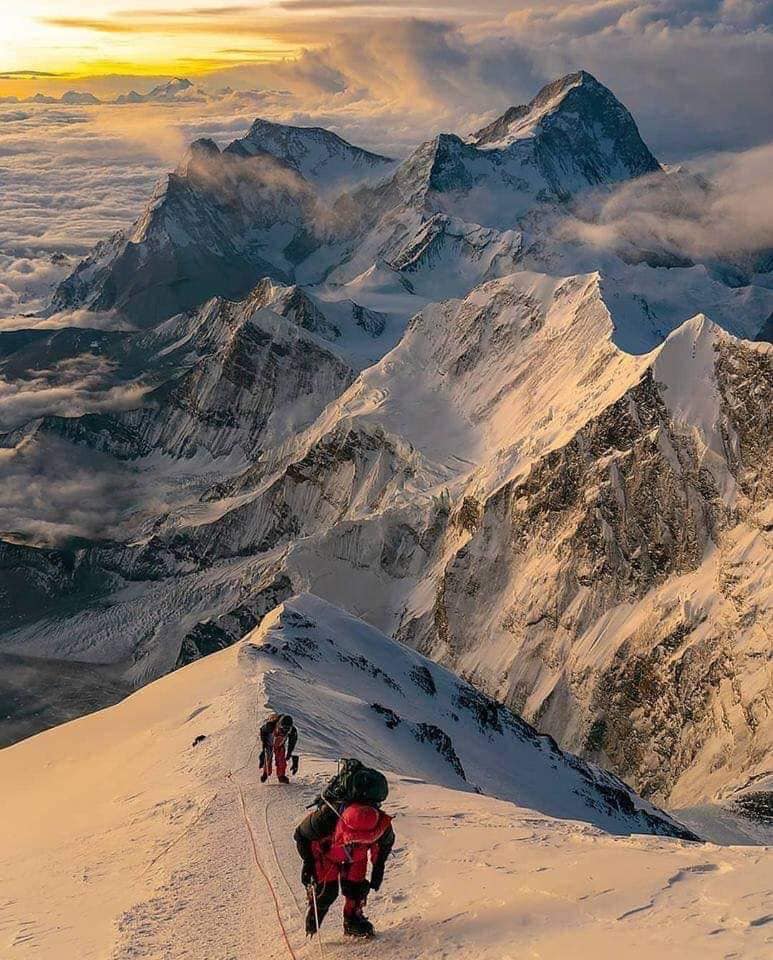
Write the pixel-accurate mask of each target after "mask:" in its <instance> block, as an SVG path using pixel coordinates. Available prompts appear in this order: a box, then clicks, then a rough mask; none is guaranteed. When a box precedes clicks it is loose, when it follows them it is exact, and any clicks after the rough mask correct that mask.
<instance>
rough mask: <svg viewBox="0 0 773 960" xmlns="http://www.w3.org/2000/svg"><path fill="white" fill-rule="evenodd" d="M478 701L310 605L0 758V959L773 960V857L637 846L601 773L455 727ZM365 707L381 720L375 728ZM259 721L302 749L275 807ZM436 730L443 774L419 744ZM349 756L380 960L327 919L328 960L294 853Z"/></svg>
mask: <svg viewBox="0 0 773 960" xmlns="http://www.w3.org/2000/svg"><path fill="white" fill-rule="evenodd" d="M422 668H423V669H422ZM410 684H412V686H409V685H410ZM433 688H434V693H433V692H432V691H433ZM470 689H471V688H469V687H467V686H466V685H465V684H463V683H461V682H460V681H456V680H454V678H453V675H452V674H450V673H448V672H447V671H444V670H443V669H442V668H440V667H437V666H436V665H435V664H432V663H430V662H429V661H426V660H424V659H423V658H421V657H420V656H419V655H418V654H415V653H414V652H412V651H409V650H408V649H407V648H404V647H402V646H401V645H399V644H395V643H393V642H392V641H389V640H388V639H387V638H386V637H384V636H383V635H381V634H379V633H378V632H377V631H375V630H373V629H372V628H370V627H367V626H366V625H365V624H363V623H361V622H360V621H356V620H355V619H354V618H352V617H350V616H349V615H348V614H345V613H343V612H341V611H338V610H336V609H335V608H333V607H331V606H330V605H328V604H325V603H324V602H323V601H320V600H318V599H317V598H314V597H310V596H304V597H300V598H295V599H293V600H291V601H289V602H287V603H285V604H284V605H283V606H281V607H279V608H277V609H276V610H274V611H273V612H272V613H271V614H270V615H269V616H268V617H267V618H266V619H265V620H264V622H263V623H262V624H261V625H260V627H258V628H257V629H256V630H255V631H253V632H252V633H251V634H249V635H248V636H247V637H246V638H245V639H244V640H243V641H242V642H241V643H239V644H236V645H234V646H232V647H229V648H227V649H226V650H224V651H222V652H221V653H219V654H215V655H213V656H209V657H206V658H204V659H202V660H199V661H197V662H196V663H193V664H192V665H190V666H188V667H187V668H185V669H183V670H179V671H176V672H175V673H172V674H170V675H169V676H167V677H165V678H163V679H161V680H158V681H156V682H155V683H152V684H150V685H148V686H147V687H145V688H144V689H142V690H141V691H139V692H138V693H136V694H134V695H133V696H131V697H129V698H128V699H127V700H125V701H123V702H122V703H120V704H118V705H117V706H115V707H112V708H109V709H107V710H104V711H102V712H100V713H96V714H92V715H91V716H88V717H85V718H82V719H80V720H76V721H73V722H71V723H69V724H66V725H64V726H60V727H58V728H56V729H54V730H50V731H47V732H46V733H43V734H40V735H38V736H36V737H33V738H31V739H29V740H27V741H25V742H22V743H19V744H17V745H15V746H13V747H10V748H8V749H6V750H4V751H3V752H2V753H1V754H0V778H1V779H2V783H3V801H4V806H3V818H2V827H0V850H1V851H2V853H1V854H0V856H1V857H2V860H1V861H0V953H2V955H3V957H6V956H7V957H9V958H10V960H25V958H33V957H34V958H35V960H46V958H50V960H92V958H93V960H106V958H113V960H129V958H132V960H138V958H165V960H177V958H180V960H182V958H187V960H242V958H244V960H247V958H255V957H260V958H261V960H280V958H281V960H286V958H289V957H291V956H292V955H295V956H297V957H299V958H302V957H315V956H320V955H321V956H323V957H331V958H333V957H344V956H347V957H370V956H373V957H375V956H380V957H385V958H390V960H418V958H433V960H434V958H446V960H453V958H462V957H463V958H465V960H484V958H491V960H515V958H523V957H530V958H540V960H551V958H556V960H557V958H561V960H564V958H565V957H566V956H567V954H571V955H572V956H573V957H576V958H585V957H593V958H594V960H599V958H601V960H603V958H613V957H614V958H616V960H617V958H625V957H634V956H636V957H638V956H648V957H651V958H658V960H661V958H679V960H689V958H700V960H706V958H717V960H719V958H725V957H743V958H744V960H762V958H763V957H767V956H769V955H770V944H771V934H772V932H773V916H772V915H771V913H770V899H771V884H772V883H773V857H772V856H771V851H770V849H769V848H761V847H717V846H714V845H712V844H702V843H696V842H690V841H687V840H682V839H675V838H672V837H665V836H653V835H647V834H646V833H645V831H647V827H646V825H645V823H644V821H643V820H642V817H643V816H644V814H643V812H642V811H644V812H648V813H649V816H650V817H652V818H653V819H652V820H651V821H650V828H652V826H653V824H655V823H656V822H657V823H660V824H661V825H662V826H663V828H664V829H668V821H667V820H666V819H662V820H656V818H657V811H655V810H654V808H652V807H650V806H649V805H648V804H645V803H644V802H642V801H639V800H638V799H637V800H636V802H635V803H633V801H632V809H631V808H628V807H627V805H625V804H623V805H622V807H621V806H620V805H617V806H615V805H614V804H610V794H609V793H608V792H605V790H604V787H605V785H606V786H609V785H610V784H612V783H614V781H613V778H608V776H607V775H605V774H603V773H601V772H600V771H597V772H596V774H595V777H596V779H594V778H593V777H592V776H591V775H590V773H589V771H590V772H591V773H592V771H593V770H594V768H592V767H587V766H586V765H585V764H583V763H582V762H581V761H577V760H574V758H571V757H569V756H568V755H566V754H563V753H561V752H560V751H558V750H556V749H555V748H553V749H551V748H550V745H549V742H548V740H547V738H544V737H538V736H537V735H536V734H534V733H533V731H531V729H530V728H528V726H527V725H525V724H521V723H520V721H517V719H516V718H513V719H511V720H508V719H507V717H506V716H505V713H504V712H502V714H501V716H499V718H498V719H499V726H500V728H501V732H500V731H499V730H497V729H496V725H488V724H487V722H484V721H485V720H486V717H487V713H486V706H485V701H479V702H478V703H472V704H467V706H466V707H465V706H464V702H465V691H468V690H470ZM377 694H378V695H379V696H380V701H379V702H380V705H381V707H382V710H376V709H374V708H373V706H372V704H373V703H374V702H376V701H375V697H376V695H377ZM398 703H400V704H402V707H401V713H400V714H399V719H397V721H396V716H397V710H396V709H395V705H397V704H398ZM460 703H461V704H462V706H460ZM269 708H276V709H290V710H291V711H292V712H293V714H294V716H295V718H296V722H297V724H298V726H299V729H300V733H301V740H300V752H301V770H300V776H299V778H298V779H297V780H296V781H295V782H293V783H292V784H291V785H290V786H289V787H286V788H285V787H280V786H278V785H276V784H270V785H267V786H265V787H261V785H260V784H259V783H258V779H257V752H258V750H257V728H258V721H259V719H260V718H261V717H262V716H263V714H264V712H266V711H267V710H268V709H269ZM452 709H453V712H457V711H458V712H457V716H458V720H457V721H456V722H454V720H453V718H452V717H451V716H450V711H451V710H452ZM488 709H489V711H490V709H491V708H490V705H489V708H488ZM390 710H391V711H392V713H393V715H390V713H389V712H388V711H390ZM385 711H386V712H385ZM509 716H510V717H512V715H509ZM441 720H442V722H443V724H444V726H447V727H448V728H449V729H448V730H447V733H448V734H449V736H450V740H451V742H452V745H453V749H454V752H455V755H456V763H455V762H454V760H453V758H452V756H451V754H450V752H449V749H448V744H447V743H445V742H444V741H443V740H442V738H439V737H437V735H429V734H428V731H429V730H430V729H431V728H432V727H435V728H438V727H439V725H440V722H441ZM488 720H489V721H490V720H491V717H490V712H489V714H488ZM420 724H424V727H420V726H419V725H420ZM421 732H423V733H424V734H425V736H424V737H423V738H422V737H421V736H419V735H417V733H421ZM201 737H203V738H204V739H199V738H201ZM196 741H198V742H196ZM350 753H359V754H360V755H361V756H362V757H363V758H364V759H371V760H373V761H374V762H378V763H379V764H381V765H383V766H386V765H387V764H388V769H389V771H390V782H391V786H392V790H391V794H390V797H389V800H388V801H387V804H386V806H387V808H388V810H389V812H390V813H394V814H395V818H396V819H395V829H396V832H397V836H398V843H397V847H396V852H395V854H394V856H393V859H392V860H391V861H390V863H389V865H388V869H387V875H386V881H385V884H384V887H383V888H382V890H381V891H380V892H379V894H378V895H374V896H373V898H372V902H371V905H370V907H369V912H370V915H371V918H372V919H373V921H374V922H375V924H376V927H377V929H378V931H379V934H380V936H379V939H378V940H377V941H376V942H375V943H372V944H351V943H344V942H343V938H342V936H341V934H340V921H339V914H338V913H337V912H336V908H335V907H334V909H333V910H332V911H331V914H330V917H329V918H328V920H327V922H326V924H325V926H324V927H323V931H322V943H321V951H320V948H319V946H318V945H317V944H315V943H307V942H306V941H305V939H304V936H303V933H302V923H301V911H302V907H303V891H302V890H301V888H300V883H299V879H298V873H299V860H298V858H297V855H296V853H295V850H294V846H293V844H292V839H291V835H292V829H293V827H294V825H295V823H296V822H297V821H298V820H299V819H300V818H301V816H302V815H303V812H304V807H305V806H306V804H308V803H309V802H310V801H311V799H312V798H313V797H314V795H315V793H316V792H317V791H318V789H319V788H320V786H321V785H322V784H323V783H324V782H325V780H326V779H327V778H328V777H329V776H330V775H331V773H332V772H333V771H334V768H335V759H336V758H337V757H338V756H340V755H347V754H350ZM459 767H461V768H462V769H463V771H464V775H465V777H466V778H467V779H466V780H463V779H462V778H461V774H460V772H459ZM582 771H585V773H586V775H585V777H583V775H582ZM588 777H590V779H588ZM572 778H575V780H576V781H578V782H581V783H582V784H583V790H584V794H583V792H582V790H581V791H580V793H579V794H578V793H576V792H574V790H573V788H572ZM473 784H474V786H477V787H478V788H480V789H483V790H484V791H486V793H489V792H490V793H497V794H498V796H499V797H500V799H495V798H493V797H491V796H486V795H482V794H479V793H476V792H475V789H474V786H473ZM629 795H630V796H631V797H632V796H633V795H632V794H630V791H629ZM624 808H625V809H624ZM559 812H560V813H561V816H560V817H559V816H553V815H551V814H556V813H559ZM599 824H605V825H606V826H607V827H608V829H609V830H613V831H614V832H615V833H616V834H618V835H614V834H613V833H610V832H607V831H605V830H604V829H602V827H601V826H600V825H599ZM637 824H638V827H637ZM672 829H677V828H676V827H673V826H672ZM253 843H254V846H253ZM272 891H273V894H274V895H276V898H277V903H276V907H275V904H274V900H273V895H272ZM277 913H278V915H279V917H281V922H282V924H283V925H284V927H285V928H286V931H287V936H288V940H289V947H288V945H286V944H285V942H284V940H283V939H282V934H281V930H280V926H279V920H278V917H277Z"/></svg>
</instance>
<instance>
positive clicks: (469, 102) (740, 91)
mask: <svg viewBox="0 0 773 960" xmlns="http://www.w3.org/2000/svg"><path fill="white" fill-rule="evenodd" d="M284 5H285V6H286V8H287V9H288V10H289V11H294V12H296V13H297V12H299V11H302V10H303V9H305V7H309V8H311V7H314V8H315V9H318V8H319V6H320V4H319V3H317V4H314V3H312V0H285V4H284ZM304 5H305V6H304ZM393 5H394V4H393ZM397 5H399V4H397ZM323 6H324V5H323ZM327 6H330V7H335V6H336V4H335V2H334V0H331V2H330V3H328V4H327ZM446 7H447V8H448V10H450V11H451V13H453V8H454V2H453V0H452V2H450V3H449V4H447V5H446ZM444 9H445V7H444ZM460 9H461V5H460ZM772 10H773V4H772V3H771V2H770V0H722V2H718V0H712V2H710V0H693V2H690V0H688V2H678V3H677V2H671V0H657V2H648V3H647V2H645V3H634V2H631V0H578V2H566V0H561V2H558V0H555V2H554V0H543V2H541V3H539V4H536V3H533V2H531V3H528V2H518V0H515V2H508V3H507V4H506V5H503V6H502V8H501V14H500V16H499V17H498V18H497V19H496V20H495V21H491V20H488V21H486V20H485V18H483V19H481V20H479V21H476V22H472V21H470V20H469V19H467V20H465V21H464V22H462V21H457V22H454V21H453V20H451V21H450V22H439V21H426V20H425V21H422V20H415V19H404V20H387V19H381V20H378V21H370V22H365V23H360V24H358V25H356V26H353V27H352V28H351V29H350V30H347V31H344V32H341V31H340V22H341V21H337V22H338V24H339V29H334V28H333V27H329V28H328V35H327V40H326V45H325V46H324V47H322V48H317V49H314V50H308V51H306V52H305V53H303V54H302V55H301V56H300V57H299V58H298V59H296V60H294V61H287V62H282V63H275V64H255V65H243V66H238V67H233V68H230V69H228V70H222V71H219V72H218V73H216V74H212V75H210V76H209V77H207V78H206V82H204V81H203V80H201V79H199V81H198V82H199V83H200V84H202V85H203V86H204V87H205V89H207V90H208V91H209V92H210V96H209V97H208V98H207V99H202V98H187V99H186V98H180V99H179V100H174V101H173V102H166V103H159V104H152V103H143V104H123V105H116V104H112V103H103V104H99V105H79V106H73V105H68V104H51V103H42V104H35V103H19V104H13V103H5V104H0V330H13V329H19V328H22V327H31V326H47V327H52V326H54V327H55V326H57V325H62V324H64V323H67V324H69V325H82V324H84V323H86V322H88V323H89V324H93V325H95V326H101V327H105V326H110V324H111V319H110V317H109V316H108V317H98V318H96V322H95V318H94V317H93V316H90V317H89V318H86V319H84V318H83V317H82V316H81V317H79V316H70V317H68V318H62V319H61V320H60V319H57V318H56V317H54V318H43V317H42V316H40V313H41V311H42V310H43V308H44V307H45V305H46V303H47V301H48V299H49V297H50V295H51V292H52V289H53V288H54V286H55V285H56V283H58V282H59V280H60V279H62V277H64V276H65V275H66V274H67V273H69V272H70V271H71V270H72V268H73V266H74V265H75V263H77V261H78V259H79V258H80V257H81V256H82V255H83V254H84V253H85V252H86V251H87V250H88V249H89V248H90V247H91V246H92V245H93V244H94V243H96V242H97V241H99V240H101V239H104V238H106V237H109V236H110V235H112V234H113V233H114V232H116V231H118V230H121V229H124V228H126V227H127V226H128V225H129V224H131V223H132V221H133V220H134V219H135V218H136V217H137V215H138V214H139V213H140V211H141V210H142V207H143V205H144V204H145V202H146V201H147V198H148V197H149V195H150V193H151V191H152V188H153V185H154V183H155V181H156V180H157V179H158V178H159V177H160V176H161V175H163V174H164V172H165V171H168V170H170V169H173V168H174V167H175V165H176V163H177V162H178V160H179V158H180V156H181V154H182V153H183V152H184V150H185V147H186V146H187V144H188V143H190V142H191V141H192V140H194V139H196V138H198V137H202V136H207V137H212V138H213V139H214V140H215V141H216V142H218V143H219V144H220V145H223V144H225V143H227V142H229V141H230V140H232V139H233V138H235V137H238V136H241V135H243V134H244V133H245V132H246V131H247V129H248V128H249V126H250V124H251V122H252V121H253V120H254V119H255V117H256V116H263V117H267V118H269V119H277V120H283V121H286V122H291V123H298V124H319V125H322V126H326V127H328V128H330V129H333V130H335V132H337V133H339V134H340V135H341V136H343V137H345V138H346V139H348V140H350V141H352V142H354V143H357V144H359V145H361V146H364V147H367V148H369V149H374V150H377V151H380V152H383V153H386V154H389V155H392V156H404V155H406V154H407V153H408V152H409V151H410V150H411V149H412V148H413V147H414V146H415V145H416V144H417V143H418V142H420V141H421V140H422V139H426V138H428V137H430V136H432V135H434V134H435V133H437V132H440V131H441V130H448V131H454V132H457V133H459V134H460V135H464V134H467V133H469V132H470V131H472V130H474V129H476V128H478V127H479V126H481V125H482V124H483V123H485V122H487V121H488V120H490V119H492V118H493V117H495V116H496V115H498V114H499V113H501V112H502V111H503V110H504V109H505V108H506V107H508V106H510V105H511V104H513V103H519V102H525V101H528V100H529V99H530V98H531V97H532V96H533V95H534V94H535V93H536V92H537V90H538V89H539V88H540V86H541V85H543V84H544V83H545V82H547V81H549V80H551V79H554V78H555V77H557V76H560V75H562V74H564V73H567V72H569V71H572V70H576V69H579V68H584V69H587V70H589V71H590V72H592V73H593V74H594V75H595V76H597V77H598V78H599V79H600V80H601V81H602V82H604V83H606V84H607V85H608V86H609V87H610V88H611V89H612V90H613V91H614V92H615V93H616V94H617V95H618V96H619V97H620V99H621V100H622V101H623V102H624V103H625V104H626V105H627V106H628V107H629V108H630V109H631V111H632V113H633V114H634V117H635V118H636V120H637V122H638V124H639V127H640V129H641V132H642V135H643V137H644V139H645V141H646V142H647V143H648V145H649V146H650V147H651V149H652V150H653V152H654V153H655V154H656V155H657V156H658V157H659V158H660V159H661V160H664V161H667V162H669V163H672V164H673V163H677V162H679V161H682V160H687V161H689V162H690V165H691V167H692V168H693V169H697V170H702V171H703V172H705V173H706V175H707V176H709V177H710V178H711V180H712V182H713V184H714V185H713V186H712V187H711V188H710V189H702V188H700V187H698V186H696V185H695V184H693V185H692V186H690V185H688V186H686V187H684V189H682V190H681V192H680V193H679V196H678V197H677V198H676V202H675V197H674V193H673V189H672V187H667V188H663V187H662V185H660V184H659V183H654V184H653V183H652V182H651V181H646V180H645V181H642V182H639V183H636V184H631V185H626V186H624V187H622V188H621V189H620V190H618V191H617V192H615V193H614V194H613V195H611V196H606V197H604V198H602V199H601V200H600V201H599V202H597V203H596V204H595V206H593V207H592V208H591V209H590V211H589V212H587V211H586V214H585V215H583V212H582V211H576V212H575V213H576V215H575V216H572V217H568V218H567V219H566V221H565V222H564V223H563V224H562V226H561V231H562V233H563V235H564V236H568V237H570V238H572V239H581V240H582V241H583V242H585V243H588V244H591V245H596V246H599V247H605V248H610V249H615V250H620V249H621V247H624V246H625V244H626V242H627V241H628V240H629V239H630V236H631V233H632V232H634V233H635V234H637V235H638V236H640V237H641V236H642V235H643V236H651V237H652V242H653V245H655V246H658V247H660V248H666V249H669V250H673V251H674V252H675V253H681V254H684V255H685V256H688V257H693V258H696V259H706V258H711V257H722V256H730V255H733V254H734V253H736V252H737V251H738V250H742V249H744V248H745V247H747V248H748V247H753V248H754V249H760V248H764V247H765V246H769V247H771V248H773V216H771V214H772V213H773V209H772V208H773V191H771V186H770V169H771V163H772V162H773V146H772V145H771V141H773V129H772V120H771V116H772V115H771V111H770V79H771V76H773V34H772V33H771V12H772ZM319 29H320V30H321V31H322V33H323V35H324V26H320V27H319ZM113 83H115V80H114V81H113ZM226 85H227V86H228V87H229V88H231V89H230V90H229V91H226V92H223V93H215V91H218V90H221V89H222V88H223V87H225V86H226ZM77 86H78V88H79V89H88V83H87V82H86V81H84V82H83V83H81V82H79V83H78V85H77ZM149 86H150V84H148V83H147V82H145V83H144V87H143V81H141V80H139V79H138V78H136V77H128V78H126V80H125V89H127V90H128V89H131V88H137V89H140V90H143V89H148V88H149ZM233 91H236V92H233ZM61 92H63V90H62V91H60V93H61ZM0 94H2V87H1V86H0ZM107 379H109V377H108V378H107ZM105 380H106V378H105V372H104V371H102V370H100V369H97V368H96V367H95V368H94V369H81V368H77V369H69V370H52V371H31V372H30V373H29V376H28V377H27V378H26V379H25V380H23V381H15V382H12V383H9V382H6V381H2V380H0V426H2V425H4V426H5V429H8V428H9V426H11V425H16V424H18V423H19V422H20V421H21V420H23V419H24V418H25V417H26V416H30V417H35V416H40V415H42V414H44V413H47V412H52V413H59V414H69V415H73V414H75V413H78V412H82V410H83V409H85V407H88V408H89V409H92V408H93V407H94V404H95V403H96V404H98V406H99V407H100V408H104V407H105V406H111V405H115V406H119V407H120V406H125V405H127V403H130V402H133V399H134V398H132V397H131V396H128V397H127V396H126V395H125V393H124V392H121V391H118V392H117V393H116V394H115V395H113V394H111V393H110V391H109V390H104V392H103V393H102V391H103V387H104V385H105ZM97 394H99V397H97Z"/></svg>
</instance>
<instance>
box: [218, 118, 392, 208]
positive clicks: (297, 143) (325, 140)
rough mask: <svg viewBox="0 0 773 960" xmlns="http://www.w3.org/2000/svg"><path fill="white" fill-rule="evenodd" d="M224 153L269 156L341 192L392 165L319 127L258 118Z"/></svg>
mask: <svg viewBox="0 0 773 960" xmlns="http://www.w3.org/2000/svg"><path fill="white" fill-rule="evenodd" d="M225 152H226V153H233V154H237V155H239V156H254V155H255V154H258V153H261V152H263V153H270V154H271V155H272V156H274V157H276V158H277V159H279V160H282V161H283V162H284V163H287V164H288V165H289V166H291V167H292V168H293V169H295V170H297V171H298V173H300V174H302V176H304V177H305V178H306V179H307V180H310V181H311V182H312V183H315V184H317V185H318V186H320V187H323V188H325V189H326V190H343V189H344V188H345V187H349V188H351V187H354V186H357V185H358V184H361V183H362V182H363V181H366V180H373V179H375V178H378V177H379V176H386V174H387V173H389V172H390V171H391V170H392V169H393V168H394V166H395V164H396V161H395V160H391V159H390V158H389V157H382V156H380V155H379V154H377V153H371V152H370V151H369V150H363V149H362V148H361V147H355V146H353V145H352V144H351V143H348V142H347V141H346V140H344V139H343V138H342V137H339V136H338V134H336V133H333V132H332V131H330V130H325V129H324V128H323V127H296V126H291V125H289V124H284V123H274V122H272V121H270V120H264V119H262V118H260V117H259V118H258V119H257V120H255V122H254V123H253V124H252V126H251V127H250V129H249V132H248V133H247V135H246V136H244V137H241V138H240V139H238V140H234V141H233V142H232V143H230V144H229V145H228V146H227V147H226V148H225Z"/></svg>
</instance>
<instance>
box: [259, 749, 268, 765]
mask: <svg viewBox="0 0 773 960" xmlns="http://www.w3.org/2000/svg"><path fill="white" fill-rule="evenodd" d="M265 765H266V751H265V750H261V751H260V756H259V757H258V769H260V770H262V769H263V767H265Z"/></svg>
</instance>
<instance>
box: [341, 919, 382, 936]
mask: <svg viewBox="0 0 773 960" xmlns="http://www.w3.org/2000/svg"><path fill="white" fill-rule="evenodd" d="M344 933H345V934H346V936H347V937H363V938H364V939H367V938H368V937H372V936H374V935H375V933H376V931H375V930H374V929H373V924H372V923H371V922H370V920H368V918H367V917H363V916H362V914H355V915H354V916H352V917H344Z"/></svg>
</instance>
